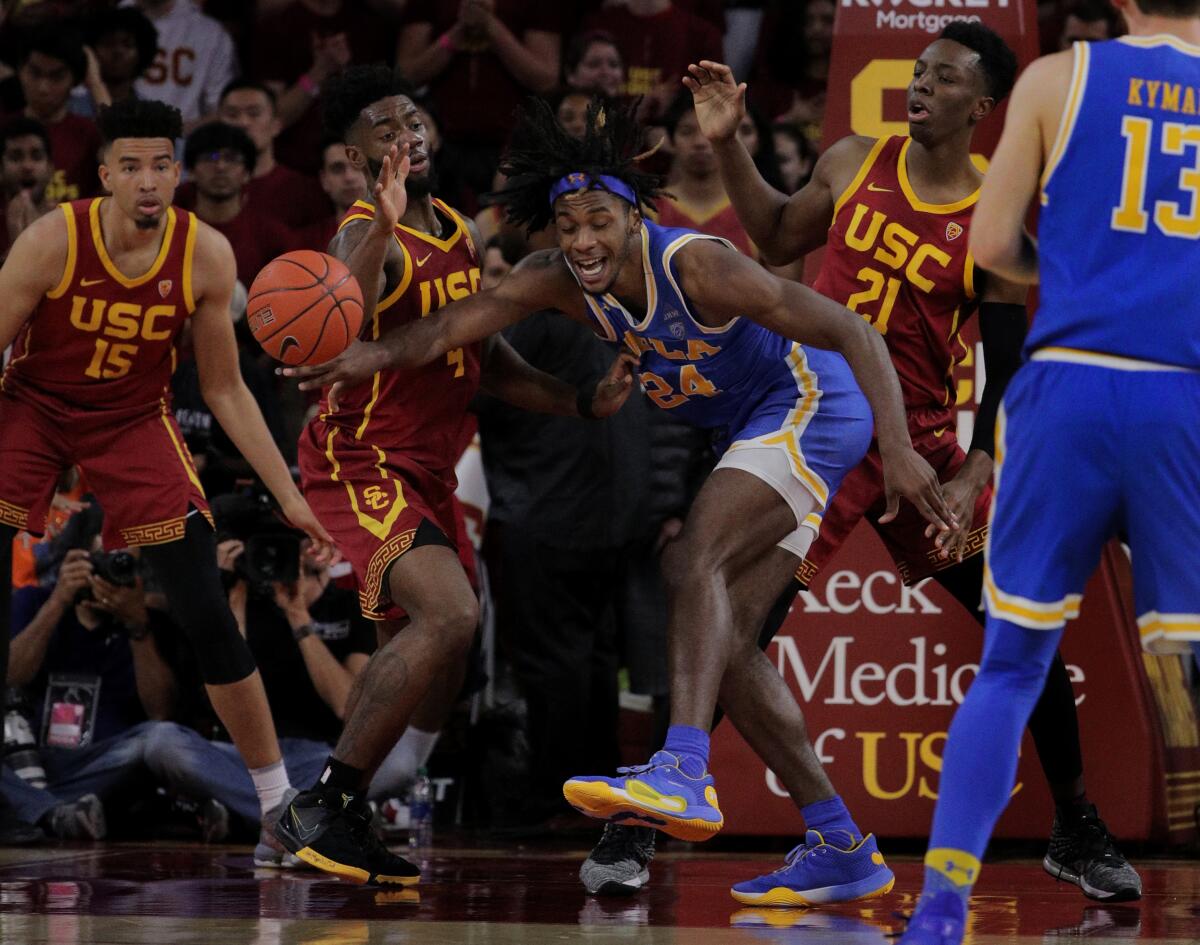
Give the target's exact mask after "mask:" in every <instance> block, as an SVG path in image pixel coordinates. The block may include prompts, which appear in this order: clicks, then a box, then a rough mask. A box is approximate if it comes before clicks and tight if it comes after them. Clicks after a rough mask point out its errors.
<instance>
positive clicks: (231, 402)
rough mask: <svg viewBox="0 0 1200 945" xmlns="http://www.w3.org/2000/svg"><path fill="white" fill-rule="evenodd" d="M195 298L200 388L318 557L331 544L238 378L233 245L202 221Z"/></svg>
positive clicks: (195, 328) (197, 247)
mask: <svg viewBox="0 0 1200 945" xmlns="http://www.w3.org/2000/svg"><path fill="white" fill-rule="evenodd" d="M196 243H197V245H196V266H195V272H196V275H197V277H198V278H197V282H198V285H197V295H198V299H197V304H196V311H195V312H194V313H193V315H192V339H193V343H194V345H195V349H196V367H197V369H198V370H199V372H200V393H201V395H202V396H203V397H204V402H205V403H206V404H207V405H208V409H209V410H211V411H212V414H213V416H214V417H216V419H217V422H218V423H220V424H221V428H222V429H223V430H224V431H225V432H226V433H228V434H229V439H230V440H232V441H233V445H234V446H236V447H237V448H238V451H239V452H240V453H241V454H242V456H244V457H245V459H246V462H248V463H249V464H250V466H251V468H253V469H254V471H255V472H256V473H258V476H259V478H261V479H262V481H263V485H265V486H266V487H267V488H268V489H269V490H270V491H271V494H272V495H273V496H275V499H276V501H278V502H279V507H280V509H281V510H282V511H283V514H284V515H285V516H286V517H287V519H288V521H289V522H291V523H292V524H293V525H294V526H296V527H297V528H299V529H302V530H303V531H304V532H305V533H306V534H307V535H308V536H309V537H310V538H311V539H312V540H313V543H314V551H315V553H316V554H317V555H318V556H319V557H324V556H327V555H328V554H329V552H330V550H331V549H332V547H333V539H331V538H330V537H329V535H328V533H327V532H326V531H325V529H324V528H322V527H321V523H320V522H318V521H317V517H316V516H315V515H314V514H313V512H312V509H310V508H309V507H308V503H307V502H305V501H304V497H303V496H302V495H301V494H300V490H299V489H297V488H296V484H295V483H294V482H293V481H292V474H291V472H290V471H289V470H288V467H287V463H285V462H284V461H283V457H282V456H281V455H280V454H279V449H278V447H276V445H275V441H274V440H273V439H271V432H270V430H268V429H267V423H266V421H265V420H263V415H262V411H261V410H259V408H258V403H257V402H256V401H255V399H254V395H253V394H251V393H250V390H249V388H247V387H246V382H245V381H243V380H242V374H241V371H240V369H239V367H238V352H237V341H235V340H234V335H233V320H232V319H231V318H230V317H229V299H230V296H231V295H232V294H233V283H234V280H235V278H236V275H237V266H236V264H235V262H234V257H233V250H232V249H231V248H230V246H229V243H228V241H227V240H226V239H225V237H223V236H221V235H220V234H219V233H217V232H216V231H215V230H213V229H211V228H210V227H208V226H206V225H204V224H201V225H200V232H199V234H198V239H197V241H196Z"/></svg>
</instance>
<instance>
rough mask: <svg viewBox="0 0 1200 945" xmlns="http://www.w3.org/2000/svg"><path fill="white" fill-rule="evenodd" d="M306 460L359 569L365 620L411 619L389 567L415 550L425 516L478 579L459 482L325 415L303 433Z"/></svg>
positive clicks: (340, 542) (307, 482) (323, 516)
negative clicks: (458, 502)
mask: <svg viewBox="0 0 1200 945" xmlns="http://www.w3.org/2000/svg"><path fill="white" fill-rule="evenodd" d="M298 460H299V464H300V477H301V486H302V488H303V490H304V497H305V498H306V499H307V500H308V504H309V505H310V506H311V507H312V510H313V512H315V513H316V516H317V518H318V519H320V520H321V524H322V525H324V526H325V528H326V529H327V530H328V532H329V534H330V535H331V536H332V537H333V540H334V543H335V544H336V545H337V548H338V550H339V551H340V552H341V554H342V557H344V558H345V559H346V560H347V561H349V562H350V566H351V568H353V569H354V577H355V580H356V581H357V583H358V598H359V605H360V607H361V608H362V612H363V616H364V617H367V618H368V619H370V620H395V619H400V618H403V617H405V616H407V615H406V614H405V612H404V610H403V608H401V607H399V606H397V605H396V604H394V603H393V602H392V600H391V595H390V593H389V591H388V587H387V580H386V578H387V571H388V568H389V567H390V566H391V565H392V563H393V562H394V561H395V560H396V559H397V558H399V557H400V556H401V555H403V554H404V553H405V552H406V551H408V550H409V549H410V548H411V547H413V541H414V539H415V538H416V534H417V529H418V528H419V527H420V525H421V522H422V521H429V522H430V523H432V524H433V525H436V526H437V527H438V529H440V531H441V533H442V535H444V536H445V537H446V538H447V539H448V540H449V541H450V542H451V544H452V545H453V547H454V548H455V550H456V551H457V552H458V555H459V560H460V561H461V562H462V564H463V569H464V570H465V571H466V572H467V576H468V577H469V578H471V580H472V584H474V575H475V559H474V550H473V549H472V547H471V544H470V542H469V541H467V540H466V530H465V525H464V524H463V517H462V515H461V513H459V512H458V511H457V510H456V509H455V499H454V482H453V480H452V479H451V480H450V481H446V480H445V479H443V478H441V477H438V476H436V475H435V474H433V473H431V472H429V471H428V470H425V469H422V468H421V467H419V466H417V465H415V464H413V463H409V462H406V461H405V460H404V458H403V456H401V455H400V454H397V453H388V452H386V451H385V450H383V449H381V448H380V447H378V446H375V445H373V444H370V443H364V442H362V441H361V440H356V439H355V438H354V437H353V436H352V435H349V434H347V433H346V432H345V431H344V430H342V429H341V428H339V427H336V426H332V425H330V424H327V423H325V422H323V421H321V420H320V419H315V420H312V421H311V422H310V423H309V424H308V426H306V427H305V428H304V432H303V433H301V434H300V447H299V455H298Z"/></svg>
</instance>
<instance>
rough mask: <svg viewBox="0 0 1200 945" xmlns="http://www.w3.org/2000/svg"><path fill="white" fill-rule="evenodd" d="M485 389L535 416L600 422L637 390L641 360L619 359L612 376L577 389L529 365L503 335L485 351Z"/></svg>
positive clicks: (624, 354)
mask: <svg viewBox="0 0 1200 945" xmlns="http://www.w3.org/2000/svg"><path fill="white" fill-rule="evenodd" d="M483 356H484V363H483V385H482V386H483V389H484V390H485V391H487V392H488V393H489V394H491V395H492V396H493V397H498V398H500V399H501V400H503V401H504V402H505V403H507V404H511V405H512V406H514V407H519V408H521V409H522V410H529V411H531V412H533V413H549V414H557V415H559V416H564V417H587V418H588V419H596V420H599V419H601V418H603V417H608V416H611V415H612V414H614V413H616V412H617V411H618V410H620V409H621V407H622V405H623V404H624V403H625V401H626V400H627V399H628V398H629V393H630V391H632V390H633V372H634V369H635V368H636V367H637V363H638V362H637V358H635V357H634V356H633V355H632V354H630V353H629V352H628V351H623V352H621V353H620V354H618V355H617V357H616V359H615V360H614V361H613V363H612V365H611V366H610V367H609V369H608V372H607V373H606V374H605V375H604V377H602V378H600V379H599V380H597V381H596V382H594V383H592V384H585V385H584V386H583V387H581V388H578V389H577V388H574V387H572V386H571V385H570V384H568V383H566V382H565V381H560V380H559V379H558V378H557V377H555V376H554V375H553V374H547V373H546V372H545V371H540V370H538V369H537V368H535V367H534V366H533V365H532V364H530V363H529V362H528V361H526V360H525V359H524V358H523V357H521V355H520V354H519V353H518V352H517V350H516V349H515V348H513V346H512V345H510V344H509V343H508V341H507V340H506V339H505V337H504V336H503V335H492V337H491V338H489V339H488V341H487V343H486V347H485V349H484V355H483Z"/></svg>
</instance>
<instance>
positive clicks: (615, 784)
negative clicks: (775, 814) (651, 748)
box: [563, 751, 725, 840]
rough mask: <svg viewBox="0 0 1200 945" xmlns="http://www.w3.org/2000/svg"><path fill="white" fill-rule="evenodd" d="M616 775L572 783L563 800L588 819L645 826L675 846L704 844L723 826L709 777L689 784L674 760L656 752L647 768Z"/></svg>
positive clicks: (688, 780) (564, 792)
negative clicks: (688, 842) (678, 842)
mask: <svg viewBox="0 0 1200 945" xmlns="http://www.w3.org/2000/svg"><path fill="white" fill-rule="evenodd" d="M617 775H618V776H617V777H615V778H604V777H598V776H597V777H588V776H580V777H577V778H572V779H571V780H570V781H568V782H567V783H566V784H564V785H563V797H565V798H566V799H567V803H568V804H570V805H571V806H572V807H574V808H575V809H576V810H577V811H579V812H580V813H583V814H587V815H588V816H589V817H598V818H599V819H600V820H610V821H614V822H618V823H630V824H646V825H647V826H650V827H657V828H658V829H659V830H661V831H662V832H663V833H665V834H668V835H670V836H672V837H675V838H676V839H677V840H707V839H709V838H710V837H712V836H713V834H715V833H716V832H717V831H718V830H720V829H721V828H722V827H723V826H724V825H725V818H724V816H723V815H722V814H721V808H720V807H718V806H717V789H716V788H715V787H713V779H712V775H711V774H708V773H707V772H706V773H705V774H704V775H703V776H702V777H699V778H689V777H688V776H687V775H686V774H684V773H683V772H682V771H680V770H679V759H678V758H676V757H675V756H674V755H671V754H668V753H667V752H665V751H659V752H655V754H654V756H653V757H652V758H651V759H650V763H649V764H645V765H638V766H637V767H634V768H618V769H617Z"/></svg>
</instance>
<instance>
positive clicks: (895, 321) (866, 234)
mask: <svg viewBox="0 0 1200 945" xmlns="http://www.w3.org/2000/svg"><path fill="white" fill-rule="evenodd" d="M910 141H911V139H909V138H907V137H898V136H893V137H887V138H880V139H879V140H878V141H876V142H875V145H874V146H873V147H872V148H871V151H870V153H869V154H868V155H867V158H866V160H865V161H863V163H862V166H861V167H860V168H859V169H858V173H857V174H856V175H855V177H854V180H852V181H851V182H850V185H849V186H848V187H847V188H846V190H845V192H844V193H842V195H841V196H840V197H839V198H838V200H837V203H836V204H835V205H834V211H833V225H832V226H831V227H830V229H829V239H828V242H827V245H826V251H825V255H824V258H823V260H822V263H821V271H820V274H819V275H818V276H817V279H816V282H815V283H814V288H815V289H816V290H817V291H819V292H821V293H822V294H823V295H826V296H829V297H830V298H832V299H835V300H837V301H838V302H841V303H842V304H843V305H845V306H846V307H847V308H850V309H852V310H853V311H855V312H858V313H859V314H860V315H862V317H863V318H865V319H866V320H867V321H869V322H870V323H871V324H872V325H874V326H875V328H876V330H878V332H879V333H880V334H881V335H883V337H884V340H885V341H886V342H887V346H888V351H889V352H890V354H891V358H892V364H893V365H895V368H896V373H897V375H899V377H900V387H901V389H902V391H903V393H904V405H905V407H906V408H907V409H908V410H909V412H910V415H911V414H912V413H913V412H915V411H919V412H920V413H919V416H921V418H922V419H921V424H920V425H921V426H923V427H938V426H944V425H947V424H949V423H950V422H951V418H952V410H953V407H954V401H955V395H954V383H953V378H952V375H951V372H952V370H953V367H954V364H955V361H956V360H960V359H961V358H962V357H963V356H964V355H965V353H966V349H965V347H964V346H963V344H962V341H961V339H960V338H959V336H958V332H959V329H960V328H961V327H962V323H963V321H964V320H965V319H966V318H967V317H969V316H970V314H971V312H972V311H973V310H974V304H975V299H976V291H975V289H976V287H975V264H974V260H973V259H972V258H971V253H970V251H969V250H968V249H967V237H968V229H969V227H970V224H971V211H972V208H973V207H974V205H975V201H976V200H977V199H978V197H979V192H978V191H976V192H975V193H973V194H971V195H970V196H968V197H965V198H963V199H962V200H960V201H958V202H957V203H952V204H929V203H925V202H924V201H922V200H921V199H920V198H919V197H918V196H917V195H916V194H915V193H914V192H913V188H912V185H911V184H910V182H909V179H908V172H907V169H906V166H905V157H906V155H907V153H908V148H909V144H910ZM911 419H912V417H911V416H910V420H911Z"/></svg>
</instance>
